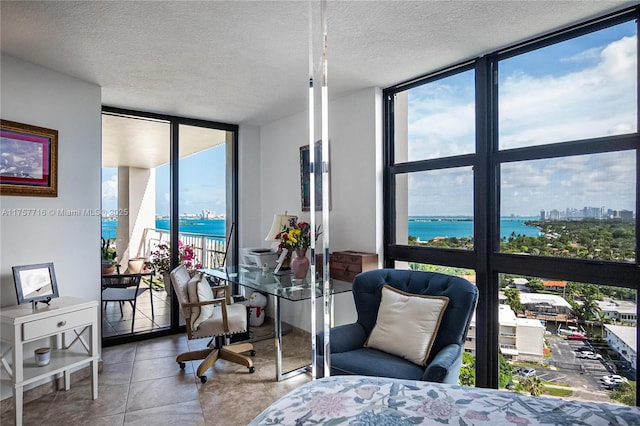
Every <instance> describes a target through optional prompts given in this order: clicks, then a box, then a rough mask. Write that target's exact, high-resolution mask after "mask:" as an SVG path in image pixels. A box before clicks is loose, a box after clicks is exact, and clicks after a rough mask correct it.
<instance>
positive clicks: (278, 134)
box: [241, 88, 382, 330]
mask: <svg viewBox="0 0 640 426" xmlns="http://www.w3.org/2000/svg"><path fill="white" fill-rule="evenodd" d="M381 99H382V97H381V91H380V89H377V88H370V89H366V90H362V91H359V92H357V93H354V94H352V95H350V96H345V97H343V98H340V99H336V100H333V101H331V102H330V104H329V141H330V145H329V151H330V179H331V206H332V207H331V211H330V219H329V221H330V232H329V239H330V241H329V247H330V251H331V252H333V251H341V250H358V251H365V252H377V253H378V255H379V258H380V259H381V258H382V256H381V251H380V247H382V241H381V235H382V229H381V228H382V226H381V224H382V220H381V214H382V211H381V208H380V206H381V193H382V192H381V185H382V175H381V167H380V165H381V155H382V151H381V148H380V147H381V138H382V135H381V125H380V122H381V120H382V116H381V114H380V111H381V109H380V108H381ZM318 130H319V129H318ZM316 139H320V137H317V138H316ZM307 143H308V115H307V112H302V113H299V114H297V115H294V116H291V117H287V118H284V119H281V120H278V121H275V122H272V123H269V124H267V125H264V126H262V127H261V128H260V155H261V161H260V164H261V165H262V170H261V173H260V182H261V193H260V200H259V202H260V207H258V206H256V210H259V211H261V213H260V223H261V230H260V233H259V236H262V237H261V238H264V237H263V236H264V235H266V234H267V232H268V231H269V228H270V226H271V221H272V218H273V214H274V213H284V212H285V211H287V212H288V213H289V214H295V215H298V217H299V218H301V219H303V220H307V221H308V220H309V214H308V213H307V212H305V213H303V212H302V211H301V201H300V166H299V162H300V147H301V146H303V145H306V144H307ZM241 188H242V189H241V191H244V190H245V186H244V185H243V186H241ZM241 196H242V197H243V198H244V195H241ZM320 222H321V220H320V218H318V222H317V223H320ZM247 244H249V240H248V239H246V240H243V241H242V243H241V246H242V245H244V246H245V247H246V246H247ZM262 244H264V243H262ZM259 245H260V244H258V246H259ZM335 299H336V300H335V301H336V312H335V320H336V321H335V322H336V324H344V323H348V322H352V321H354V320H355V318H356V315H355V309H354V306H353V296H352V295H351V293H346V294H342V295H339V296H337V297H336V298H335ZM318 306H319V309H321V306H322V304H321V303H319V304H318ZM267 312H268V315H270V316H273V312H272V311H270V310H269V309H267ZM307 312H308V310H307V304H306V303H300V302H284V303H283V306H282V315H283V320H284V321H286V322H289V323H291V324H293V325H295V326H297V327H300V328H303V329H306V330H309V329H310V320H309V318H308V314H307Z"/></svg>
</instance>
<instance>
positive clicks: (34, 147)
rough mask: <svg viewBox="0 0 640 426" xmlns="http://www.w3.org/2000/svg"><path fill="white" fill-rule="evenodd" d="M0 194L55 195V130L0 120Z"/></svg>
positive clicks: (56, 184) (56, 150) (56, 149)
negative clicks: (0, 156)
mask: <svg viewBox="0 0 640 426" xmlns="http://www.w3.org/2000/svg"><path fill="white" fill-rule="evenodd" d="M0 136H1V137H0V152H2V165H1V166H0V195H25V196H36V197H57V196H58V131H57V130H52V129H45V128H44V127H37V126H31V125H29V124H22V123H16V122H14V121H8V120H0Z"/></svg>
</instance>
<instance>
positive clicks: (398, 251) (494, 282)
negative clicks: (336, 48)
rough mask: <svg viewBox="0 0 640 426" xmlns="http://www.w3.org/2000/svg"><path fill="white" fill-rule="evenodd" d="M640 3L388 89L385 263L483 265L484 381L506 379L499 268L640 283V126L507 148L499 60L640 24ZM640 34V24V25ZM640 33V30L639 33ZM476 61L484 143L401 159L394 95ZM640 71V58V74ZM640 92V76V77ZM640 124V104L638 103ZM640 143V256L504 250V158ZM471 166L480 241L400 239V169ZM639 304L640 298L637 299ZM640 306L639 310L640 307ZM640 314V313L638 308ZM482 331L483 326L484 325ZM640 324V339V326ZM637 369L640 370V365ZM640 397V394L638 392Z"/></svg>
mask: <svg viewBox="0 0 640 426" xmlns="http://www.w3.org/2000/svg"><path fill="white" fill-rule="evenodd" d="M639 16H640V8H638V7H637V6H636V7H632V8H628V9H625V10H622V11H620V12H617V13H614V14H610V15H606V16H603V17H600V18H596V19H593V20H590V21H587V22H584V23H580V24H578V25H574V26H571V27H568V28H565V29H562V30H559V31H555V32H553V33H549V34H546V35H543V36H541V37H537V38H535V39H531V40H528V41H525V42H523V43H519V44H517V45H513V46H509V47H506V48H504V49H501V50H497V51H495V52H493V53H490V54H487V55H484V56H482V57H479V58H475V59H473V60H467V61H465V62H463V63H459V64H456V65H453V66H451V67H447V68H443V69H440V70H437V71H435V72H433V73H430V74H427V75H424V76H422V77H417V78H414V79H412V80H409V81H406V82H403V83H399V84H397V85H394V86H391V87H388V88H386V89H384V90H383V114H384V119H383V138H384V144H383V161H384V169H383V200H384V203H383V205H384V207H383V244H384V256H383V259H384V266H385V267H388V268H393V267H394V264H395V262H396V261H405V262H418V263H430V264H436V265H443V266H457V267H464V268H469V269H474V270H475V271H476V284H477V286H478V289H479V290H480V297H479V300H478V308H477V312H476V320H477V324H476V331H477V335H476V339H477V345H478V347H485V348H488V349H487V350H486V351H483V352H478V354H477V358H476V366H477V369H476V385H477V386H480V387H490V388H497V386H498V352H499V349H498V325H499V324H498V290H499V286H498V274H501V273H507V274H522V275H531V276H538V275H540V274H541V271H543V272H542V273H544V275H545V276H548V277H549V278H561V279H565V280H572V281H581V282H589V283H595V284H600V285H610V286H615V287H625V288H631V289H634V290H636V292H638V291H639V290H640V253H638V251H639V249H640V219H639V215H638V212H639V211H640V131H639V130H638V128H637V129H636V132H635V133H633V134H624V135H616V136H610V137H598V138H592V139H586V140H584V139H583V140H577V141H569V142H562V143H553V144H545V145H535V146H528V147H523V148H509V149H503V150H500V149H499V146H498V131H497V130H498V64H499V62H500V61H501V60H504V59H507V58H510V57H513V56H516V55H520V54H523V53H526V52H529V51H532V50H536V49H540V48H544V47H546V46H550V45H553V44H556V43H559V42H562V41H565V40H568V39H571V38H575V37H580V36H582V35H585V34H588V33H591V32H594V31H598V30H602V29H606V28H609V27H611V26H614V25H617V24H621V23H624V22H629V21H634V20H635V22H636V27H637V26H638V17H639ZM637 34H638V31H637ZM638 38H640V34H638V36H637V40H638ZM469 69H475V74H476V118H475V119H476V123H475V124H476V151H475V153H474V154H464V155H459V156H452V157H444V158H435V159H427V160H420V161H413V162H406V163H398V164H396V163H394V156H395V146H394V131H395V128H394V126H395V123H394V98H395V94H396V93H400V92H404V91H406V90H408V89H411V88H414V87H417V86H419V85H423V84H426V83H429V82H432V81H436V80H439V79H442V78H444V77H447V76H450V75H452V74H456V73H459V72H463V71H467V70H469ZM639 75H640V58H639V60H638V66H637V69H636V78H637V79H638V76H639ZM637 87H638V92H640V83H638V84H637ZM636 101H637V102H638V104H640V93H638V94H637V96H636ZM637 111H638V115H639V117H638V120H637V123H638V127H640V105H637ZM622 150H635V154H636V205H635V214H636V218H635V224H636V235H635V237H636V256H635V262H633V263H622V262H610V261H602V260H586V259H571V258H554V257H540V256H526V255H519V254H510V253H501V252H500V233H499V223H500V222H499V221H500V166H501V164H504V163H510V162H518V161H526V160H537V159H547V158H558V157H566V156H573V155H584V154H596V153H603V152H615V151H622ZM460 166H471V167H473V169H474V184H473V185H474V249H473V250H458V249H441V248H433V247H417V246H408V245H400V244H396V243H395V238H396V234H395V227H396V219H397V218H396V209H395V205H396V187H395V180H396V179H395V177H396V175H398V174H402V173H413V172H420V171H426V170H436V169H446V168H452V167H460ZM636 307H638V304H637V303H636ZM638 311H639V312H636V314H637V315H638V314H640V309H638ZM638 317H640V315H638ZM480 330H481V332H478V331H480ZM638 330H639V329H638V327H636V335H637V341H638V342H640V332H638ZM639 364H640V363H638V364H637V365H636V372H639V367H640V365H639ZM636 405H640V395H639V396H638V397H637V399H636Z"/></svg>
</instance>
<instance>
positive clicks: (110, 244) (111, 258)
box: [100, 238, 117, 275]
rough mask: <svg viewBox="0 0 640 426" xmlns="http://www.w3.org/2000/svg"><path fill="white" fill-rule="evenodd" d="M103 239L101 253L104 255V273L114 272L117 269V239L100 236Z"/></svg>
mask: <svg viewBox="0 0 640 426" xmlns="http://www.w3.org/2000/svg"><path fill="white" fill-rule="evenodd" d="M100 239H101V240H102V248H101V249H100V253H101V255H102V275H107V274H113V272H114V271H115V269H116V256H117V252H116V245H115V241H114V240H112V239H111V238H107V239H106V240H105V239H104V238H100Z"/></svg>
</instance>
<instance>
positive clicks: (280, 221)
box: [264, 211, 298, 241]
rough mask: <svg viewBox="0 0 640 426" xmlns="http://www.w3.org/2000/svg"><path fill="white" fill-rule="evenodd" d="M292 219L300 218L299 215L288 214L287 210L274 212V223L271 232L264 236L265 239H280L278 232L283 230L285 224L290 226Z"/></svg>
mask: <svg viewBox="0 0 640 426" xmlns="http://www.w3.org/2000/svg"><path fill="white" fill-rule="evenodd" d="M291 219H298V216H294V215H288V214H287V212H286V211H285V212H284V214H274V215H273V223H272V224H271V229H270V230H269V233H268V234H267V236H266V237H265V238H264V239H265V241H279V239H278V234H279V233H280V232H282V227H283V226H288V225H289V221H290V220H291Z"/></svg>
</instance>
